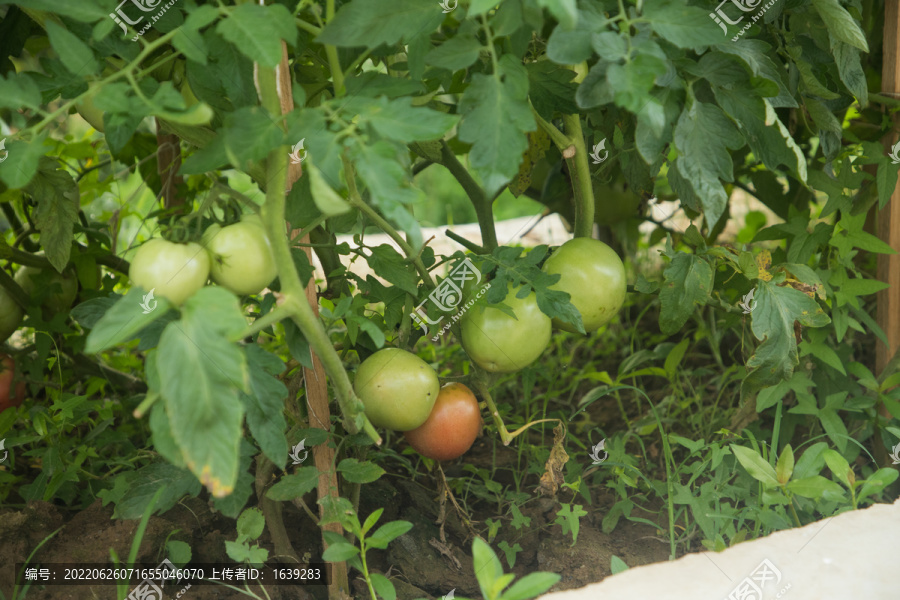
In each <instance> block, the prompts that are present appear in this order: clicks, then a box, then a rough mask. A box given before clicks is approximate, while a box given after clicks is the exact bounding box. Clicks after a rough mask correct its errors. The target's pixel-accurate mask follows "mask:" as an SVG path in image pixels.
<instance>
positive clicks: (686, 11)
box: [643, 0, 728, 49]
mask: <svg viewBox="0 0 900 600" xmlns="http://www.w3.org/2000/svg"><path fill="white" fill-rule="evenodd" d="M643 19H646V20H648V21H650V27H651V28H653V31H655V32H656V33H658V34H659V35H660V36H662V37H663V38H665V39H666V40H668V41H670V42H672V43H673V44H675V45H676V46H678V47H679V48H693V49H696V48H700V47H701V46H711V45H713V44H718V43H721V42H722V31H721V30H720V29H719V27H718V26H717V25H716V24H715V22H714V21H713V20H712V19H710V18H709V13H708V12H707V11H706V10H704V9H701V8H699V7H695V6H687V5H686V4H685V3H682V2H668V0H648V1H647V2H645V3H644V11H643ZM725 35H726V36H727V35H728V34H727V32H726V34H725Z"/></svg>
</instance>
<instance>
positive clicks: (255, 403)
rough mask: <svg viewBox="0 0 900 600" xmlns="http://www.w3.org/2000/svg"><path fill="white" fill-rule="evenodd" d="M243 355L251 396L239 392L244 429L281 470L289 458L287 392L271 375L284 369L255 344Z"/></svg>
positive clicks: (275, 359) (279, 360) (271, 355)
mask: <svg viewBox="0 0 900 600" xmlns="http://www.w3.org/2000/svg"><path fill="white" fill-rule="evenodd" d="M245 353H246V355H247V367H248V369H249V371H250V389H251V393H250V394H244V393H243V392H242V393H241V400H242V401H243V403H244V410H246V412H247V426H248V427H249V428H250V433H251V434H253V439H255V440H256V443H257V444H259V447H260V449H261V450H262V451H263V453H264V454H265V455H266V456H267V457H268V458H269V460H271V461H272V462H273V463H274V464H275V466H276V467H278V468H279V469H283V468H284V465H285V463H286V462H287V456H288V443H287V438H286V437H285V433H284V432H285V427H286V423H285V419H284V400H285V399H286V398H287V397H288V390H287V387H285V385H284V384H283V383H282V382H281V381H280V380H279V379H277V378H276V377H274V375H275V374H278V373H281V372H282V371H283V370H284V363H283V362H282V360H281V359H280V358H278V357H277V356H275V355H274V354H269V353H268V352H266V351H265V350H263V349H262V348H260V347H259V346H257V345H256V344H250V345H248V346H247V347H246V349H245ZM273 371H274V372H273Z"/></svg>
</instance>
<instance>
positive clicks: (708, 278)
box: [659, 252, 713, 335]
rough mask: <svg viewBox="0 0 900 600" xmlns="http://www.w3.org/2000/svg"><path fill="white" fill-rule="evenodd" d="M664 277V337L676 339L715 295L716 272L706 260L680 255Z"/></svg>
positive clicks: (661, 315) (661, 322)
mask: <svg viewBox="0 0 900 600" xmlns="http://www.w3.org/2000/svg"><path fill="white" fill-rule="evenodd" d="M663 276H664V277H665V281H664V282H663V285H662V288H661V289H660V292H659V301H660V304H661V309H660V313H659V328H660V330H661V331H662V332H663V333H664V334H666V335H672V334H673V333H675V332H677V331H678V330H679V329H681V328H682V326H684V324H685V323H686V322H687V320H688V319H689V318H690V316H691V315H692V314H694V311H695V310H697V308H699V307H701V306H705V305H706V302H707V301H708V300H709V294H710V291H712V284H713V271H712V267H710V265H709V263H708V262H707V261H706V260H705V259H703V258H701V257H699V256H697V255H695V254H687V253H684V252H680V253H678V254H677V255H676V256H675V258H673V259H672V262H671V264H670V265H669V266H668V267H666V270H665V271H663Z"/></svg>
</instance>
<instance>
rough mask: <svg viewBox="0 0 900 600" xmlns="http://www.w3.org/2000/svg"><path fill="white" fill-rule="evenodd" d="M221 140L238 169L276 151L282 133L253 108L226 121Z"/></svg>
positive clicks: (258, 108)
mask: <svg viewBox="0 0 900 600" xmlns="http://www.w3.org/2000/svg"><path fill="white" fill-rule="evenodd" d="M242 6H253V5H249V4H243V5H242ZM257 8H259V7H257ZM280 47H281V46H280V45H279V48H280ZM280 52H281V51H280V50H279V56H281V54H280ZM221 136H222V141H223V142H224V145H225V154H226V155H227V156H228V160H230V161H231V163H232V164H233V165H234V166H236V167H238V168H246V167H247V163H248V161H251V160H262V159H264V158H266V157H267V156H268V155H269V152H270V151H271V150H272V148H275V147H278V146H279V145H280V144H281V143H282V137H283V133H282V131H281V129H280V128H279V126H278V122H277V121H275V120H273V119H272V117H271V116H270V115H269V113H268V112H267V111H266V110H265V109H263V108H261V107H259V106H253V107H246V108H241V109H238V110H237V111H235V112H233V113H231V114H229V115H228V116H227V117H225V123H224V125H223V127H222V133H221Z"/></svg>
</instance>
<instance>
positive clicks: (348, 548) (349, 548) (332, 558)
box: [322, 542, 359, 562]
mask: <svg viewBox="0 0 900 600" xmlns="http://www.w3.org/2000/svg"><path fill="white" fill-rule="evenodd" d="M357 554H359V548H357V547H356V546H354V545H352V544H348V543H346V542H344V543H337V544H331V545H330V546H328V548H327V549H326V550H325V552H323V553H322V560H326V561H328V562H344V561H345V560H347V559H348V558H352V557H354V556H356V555H357Z"/></svg>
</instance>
